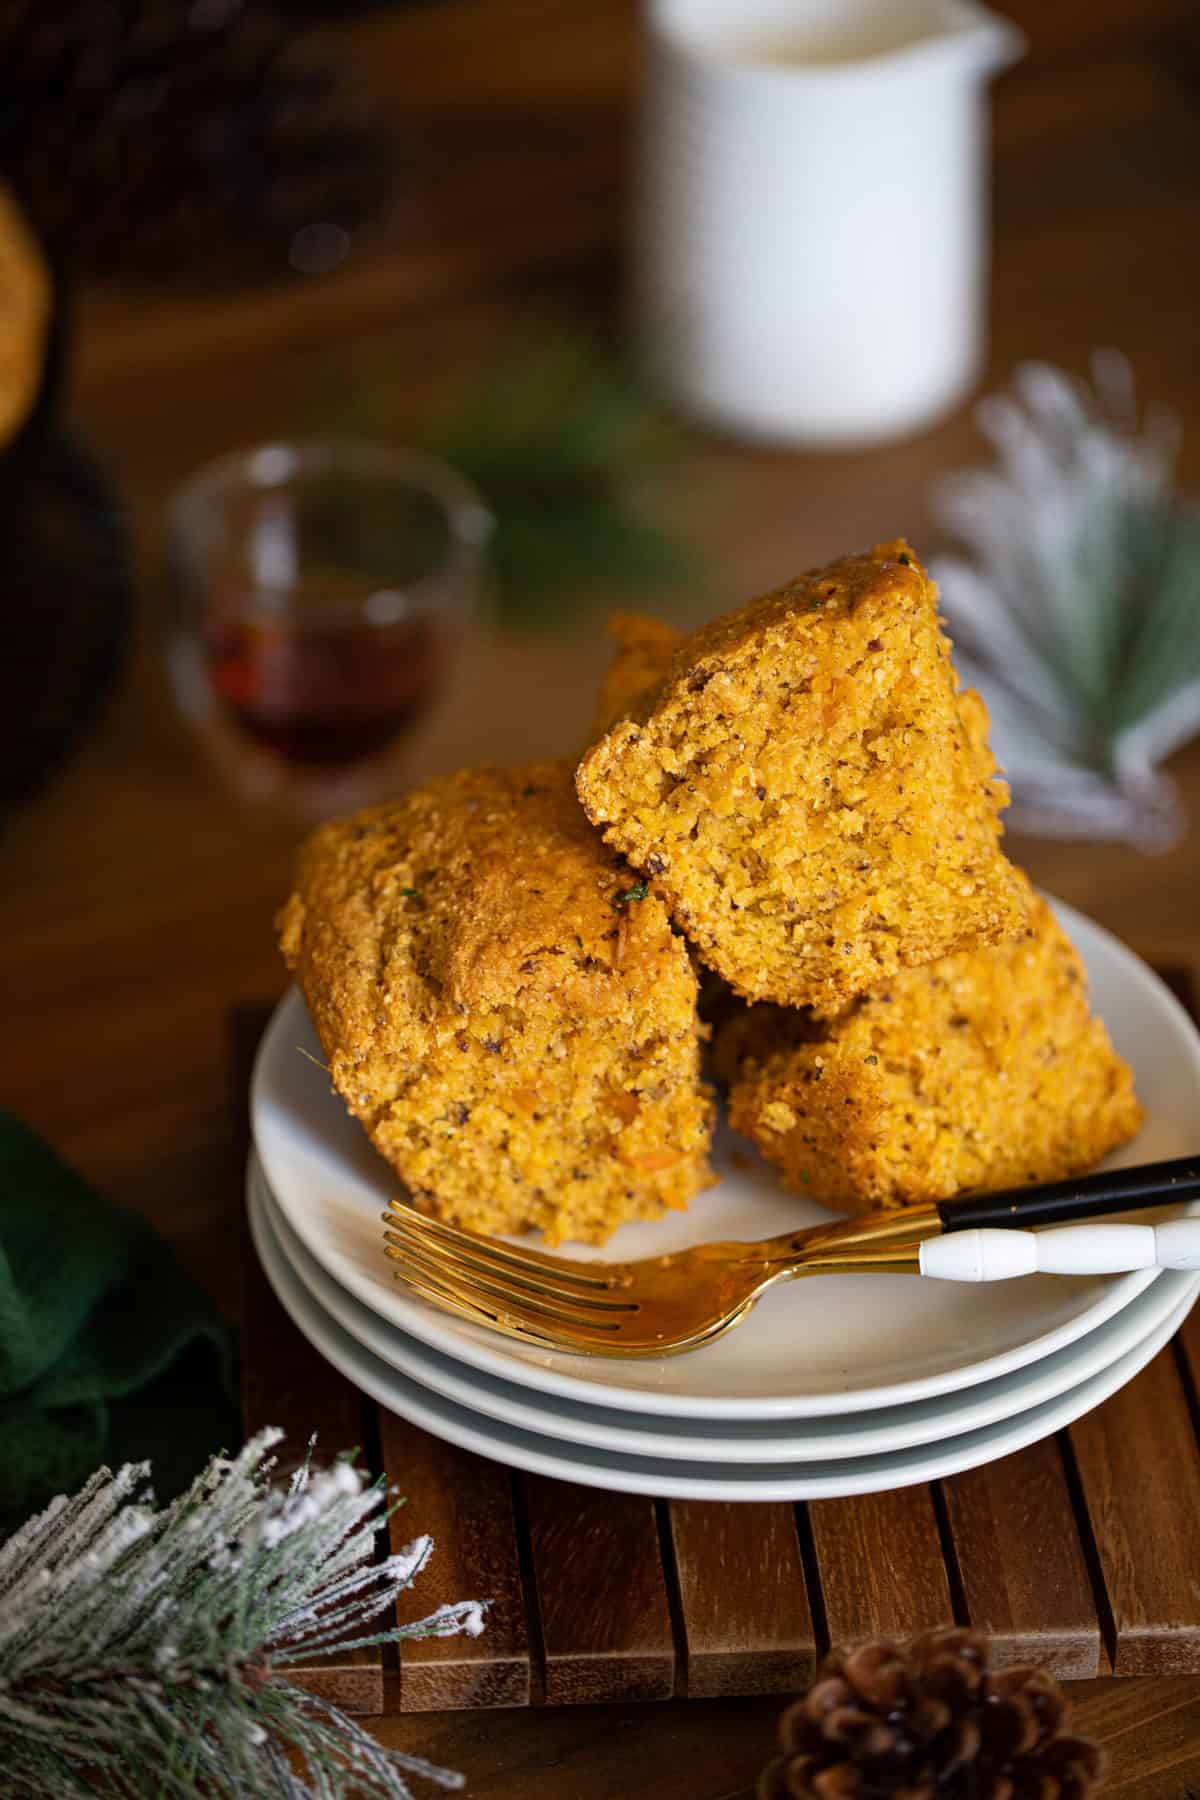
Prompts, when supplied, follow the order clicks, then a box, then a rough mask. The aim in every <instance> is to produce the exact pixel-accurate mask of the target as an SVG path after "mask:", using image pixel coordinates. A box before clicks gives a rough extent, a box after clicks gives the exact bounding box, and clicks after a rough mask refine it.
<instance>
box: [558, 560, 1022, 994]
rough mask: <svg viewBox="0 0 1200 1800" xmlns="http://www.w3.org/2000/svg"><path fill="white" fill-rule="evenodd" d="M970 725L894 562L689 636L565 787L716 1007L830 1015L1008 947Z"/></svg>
mask: <svg viewBox="0 0 1200 1800" xmlns="http://www.w3.org/2000/svg"><path fill="white" fill-rule="evenodd" d="M986 718H987V715H986V712H985V711H984V709H983V703H982V701H980V700H979V698H978V696H974V695H972V696H970V697H969V698H968V697H965V696H963V695H962V694H960V693H959V691H958V686H957V682H956V680H955V675H954V670H953V668H952V666H951V663H950V644H949V641H948V640H947V638H946V637H945V635H944V634H943V632H942V630H941V627H940V623H939V620H938V616H937V604H936V589H935V587H934V585H933V583H932V582H931V581H930V580H929V579H928V577H927V576H926V574H925V571H924V569H923V568H922V567H921V565H920V563H919V562H918V561H917V558H916V557H915V556H914V554H913V552H912V551H911V550H910V549H908V547H907V545H905V544H904V543H903V542H896V543H892V544H884V545H880V546H878V547H877V548H876V549H874V550H872V551H870V552H868V553H866V554H864V555H860V556H849V557H844V558H843V559H842V560H841V561H839V562H835V563H831V564H830V565H829V566H828V568H825V569H820V570H816V571H814V572H813V573H811V574H808V575H803V576H800V577H799V578H798V579H797V580H795V581H793V582H791V583H789V584H788V585H787V586H786V587H783V588H779V589H777V590H776V591H775V592H773V593H770V594H766V595H764V596H763V597H762V598H761V599H759V600H753V601H751V602H750V603H749V605H747V606H745V607H743V608H742V609H741V610H740V611H739V612H736V613H733V614H730V615H729V616H728V617H727V618H724V619H718V620H716V621H715V622H714V623H712V624H711V625H707V626H705V627H703V628H702V629H701V630H700V631H697V632H695V633H693V634H692V635H690V636H688V637H686V638H684V639H683V640H682V642H681V643H680V644H679V645H678V646H677V647H676V649H675V650H674V652H673V654H672V655H671V657H670V662H669V666H668V668H667V672H666V675H665V677H663V679H662V680H661V681H660V682H659V683H658V685H657V686H656V687H654V688H652V689H651V690H650V692H649V693H647V694H645V695H643V697H642V699H641V700H640V701H639V702H638V703H637V704H636V705H635V706H633V707H632V708H631V709H630V710H629V711H628V712H627V713H626V715H625V716H623V717H621V718H618V720H617V721H616V723H615V724H614V725H613V726H612V727H611V729H610V730H609V731H608V732H607V733H606V734H605V735H604V736H603V737H602V738H601V739H600V740H599V741H598V742H597V743H596V744H595V745H593V746H592V748H591V749H590V750H589V751H587V753H586V754H585V755H584V757H583V760H582V762H581V763H580V766H579V768H578V770H577V772H576V783H577V786H578V790H579V795H580V798H581V800H582V801H583V805H584V809H585V810H586V812H587V814H588V816H589V818H590V819H591V820H592V822H593V824H595V825H597V826H598V827H599V828H600V829H602V830H603V832H604V835H605V838H606V840H607V841H608V842H609V843H610V844H611V845H612V846H613V847H614V848H615V849H618V850H620V851H621V852H622V853H623V854H624V855H625V856H627V857H628V859H629V861H630V862H631V863H632V864H633V865H634V866H635V867H636V868H637V869H639V870H641V871H643V872H644V873H645V874H647V875H648V876H652V877H653V878H654V880H655V882H656V885H657V886H658V887H659V888H660V889H661V891H662V893H663V894H664V896H665V898H666V900H667V903H668V904H669V906H670V907H671V909H672V912H673V914H674V917H675V920H676V922H677V923H678V924H679V926H680V927H681V929H682V930H684V931H685V932H686V933H687V934H688V936H689V938H690V939H691V940H692V942H693V944H694V945H695V947H696V949H697V951H698V953H699V955H700V957H701V958H702V960H703V961H704V962H706V963H708V964H709V965H710V966H711V967H712V968H714V969H716V970H717V971H718V972H719V973H720V974H721V975H723V976H724V977H725V979H726V980H727V981H728V982H729V983H730V985H731V986H732V987H734V988H735V989H736V990H737V991H738V992H739V993H740V994H742V995H744V996H745V997H746V998H747V999H751V1000H763V999H769V1000H775V1001H779V1002H782V1003H784V1004H787V1005H795V1006H802V1005H811V1006H815V1007H818V1008H820V1009H821V1010H822V1011H836V1010H837V1009H838V1008H839V1007H841V1006H843V1005H845V1003H846V1002H847V1001H848V1000H850V999H852V998H853V997H854V996H855V995H856V994H859V993H863V992H865V991H867V990H869V989H870V988H872V987H877V986H878V985H879V984H880V982H881V981H886V980H887V979H888V978H889V977H890V976H891V975H893V974H894V973H895V972H896V971H897V970H898V969H900V968H903V967H905V966H908V965H916V964H920V963H925V962H932V961H934V960H936V959H937V958H938V957H941V956H945V955H947V954H950V953H952V952H953V951H956V950H958V949H964V948H968V947H972V948H973V947H976V946H979V945H981V944H986V943H993V942H997V941H999V940H1001V939H1003V938H1006V937H1012V936H1014V935H1015V934H1017V933H1018V932H1020V931H1021V930H1022V929H1023V926H1024V900H1023V895H1022V891H1021V888H1020V885H1019V883H1018V882H1017V880H1016V878H1015V876H1014V874H1013V871H1012V868H1011V865H1010V864H1009V863H1008V862H1007V861H1006V860H1005V858H1004V856H1003V855H1002V853H1001V851H1000V849H999V838H1000V834H1001V825H1000V820H999V813H1000V808H1001V807H1002V806H1003V805H1004V804H1005V803H1006V801H1007V798H1008V795H1007V790H1006V789H1005V787H1004V784H1003V783H1002V782H1001V781H999V780H998V779H997V778H996V774H995V764H994V762H993V761H992V759H991V756H990V754H989V753H988V751H987V748H986Z"/></svg>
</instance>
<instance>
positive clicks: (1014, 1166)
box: [716, 893, 1142, 1211]
mask: <svg viewBox="0 0 1200 1800" xmlns="http://www.w3.org/2000/svg"><path fill="white" fill-rule="evenodd" d="M1029 918H1030V929H1029V931H1028V933H1027V935H1025V936H1024V937H1022V938H1020V939H1017V940H1015V941H1010V942H1007V943H1004V944H996V945H993V946H992V947H991V948H989V949H986V950H973V951H966V952H963V953H960V954H959V955H957V956H952V957H946V958H944V959H943V960H942V961H941V962H937V963H932V964H929V965H928V966H927V967H925V968H920V969H905V970H902V971H901V972H900V973H899V974H897V975H896V976H895V977H894V978H893V980H892V981H890V982H889V983H888V984H887V985H886V986H884V987H883V988H881V989H880V990H879V991H878V992H876V993H874V994H872V995H870V996H869V997H867V998H864V999H861V1000H858V1001H856V1002H855V1003H854V1004H853V1005H851V1006H850V1007H849V1008H848V1009H847V1010H846V1011H845V1012H844V1013H842V1014H841V1015H840V1016H839V1017H837V1018H833V1019H825V1020H820V1019H817V1018H816V1017H815V1016H814V1015H813V1014H811V1013H803V1012H799V1011H790V1010H788V1009H785V1008H782V1007H775V1006H753V1007H748V1008H743V1009H742V1011H741V1014H740V1016H739V1017H732V1018H729V1019H727V1020H726V1021H725V1022H724V1023H723V1024H722V1025H720V1026H719V1027H718V1030H717V1050H716V1066H717V1071H718V1074H719V1075H720V1076H721V1078H722V1079H723V1080H725V1081H727V1082H729V1083H730V1084H731V1085H730V1092H729V1116H730V1121H731V1123H732V1124H733V1126H734V1128H735V1129H736V1130H738V1131H741V1132H744V1133H745V1134H746V1136H747V1137H750V1138H753V1140H754V1142H755V1143H756V1144H757V1145H758V1147H759V1149H760V1150H761V1151H762V1153H763V1155H764V1156H766V1157H767V1159H768V1160H769V1161H770V1162H772V1163H774V1164H775V1165H776V1166H777V1167H778V1168H779V1169H780V1170H781V1171H782V1173H783V1175H784V1178H785V1180H786V1181H787V1182H788V1184H789V1186H792V1187H795V1188H798V1189H799V1190H800V1191H801V1192H802V1193H806V1194H808V1195H810V1196H811V1197H812V1198H813V1199H816V1200H820V1201H823V1202H825V1203H826V1204H828V1205H830V1206H836V1207H838V1208H839V1209H846V1210H850V1211H869V1210H871V1209H872V1208H874V1207H880V1206H883V1207H890V1206H900V1205H905V1204H911V1203H914V1202H918V1201H923V1200H942V1199H946V1198H948V1197H949V1196H950V1195H952V1194H957V1193H961V1192H965V1191H971V1190H987V1189H989V1188H1001V1187H1009V1186H1018V1185H1024V1184H1026V1183H1029V1182H1037V1181H1050V1180H1052V1179H1054V1178H1055V1177H1057V1176H1065V1175H1075V1174H1079V1173H1080V1172H1081V1171H1082V1170H1084V1169H1088V1168H1091V1167H1092V1166H1093V1164H1095V1163H1097V1162H1099V1161H1100V1159H1101V1157H1103V1156H1105V1155H1106V1154H1107V1153H1108V1151H1110V1150H1112V1149H1115V1147H1116V1146H1117V1145H1118V1144H1123V1143H1125V1142H1126V1140H1127V1139H1129V1138H1131V1137H1132V1136H1133V1135H1134V1133H1135V1132H1136V1131H1137V1129H1138V1127H1139V1125H1140V1123H1141V1119H1142V1110H1141V1107H1140V1106H1139V1105H1138V1102H1137V1099H1136V1097H1135V1095H1134V1091H1133V1076H1132V1074H1131V1072H1130V1069H1129V1067H1128V1065H1127V1064H1126V1063H1124V1062H1123V1061H1122V1059H1121V1058H1120V1057H1119V1056H1118V1055H1117V1053H1116V1051H1115V1050H1114V1049H1113V1047H1112V1044H1111V1043H1110V1041H1109V1036H1108V1033H1107V1031H1106V1030H1105V1028H1104V1025H1103V1023H1102V1021H1101V1020H1100V1019H1098V1018H1094V1017H1093V1016H1092V1014H1091V1012H1090V1011H1089V1007H1088V1000H1087V991H1086V985H1085V976H1084V970H1083V965H1082V964H1081V962H1080V960H1079V957H1078V955H1077V954H1076V952H1075V950H1074V949H1073V948H1072V946H1071V944H1070V943H1069V942H1068V940H1067V938H1066V937H1065V935H1064V934H1063V932H1062V930H1061V928H1060V927H1059V925H1058V923H1057V921H1056V920H1055V918H1054V915H1053V913H1052V912H1051V911H1050V908H1049V907H1048V906H1047V905H1046V903H1045V901H1044V900H1042V899H1041V898H1040V897H1038V896H1036V895H1033V894H1032V893H1031V895H1030V905H1029Z"/></svg>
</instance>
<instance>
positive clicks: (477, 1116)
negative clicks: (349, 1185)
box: [279, 763, 712, 1243]
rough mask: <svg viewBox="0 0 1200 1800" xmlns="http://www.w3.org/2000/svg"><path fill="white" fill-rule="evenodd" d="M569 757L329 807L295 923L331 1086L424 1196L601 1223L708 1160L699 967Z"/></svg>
mask: <svg viewBox="0 0 1200 1800" xmlns="http://www.w3.org/2000/svg"><path fill="white" fill-rule="evenodd" d="M641 893H642V888H641V886H640V885H638V884H635V880H634V877H633V876H632V875H631V874H630V872H629V870H628V869H627V868H626V867H625V866H624V865H623V864H622V863H621V862H620V861H619V859H618V858H617V857H616V856H614V855H613V854H612V853H611V852H609V851H607V850H606V849H605V848H604V845H603V844H602V843H601V842H600V840H599V838H598V837H597V836H596V834H595V833H594V832H593V831H592V830H591V828H590V826H589V825H588V823H587V820H586V819H585V818H584V816H583V813H582V811H581V809H580V806H579V803H578V801H577V799H576V797H575V793H574V789H573V787H572V783H571V771H570V765H569V764H567V763H542V764H537V765H533V766H530V767H526V768H520V769H465V770H463V771H461V772H460V773H459V774H457V775H451V776H448V777H446V778H444V779H442V780H438V781H431V782H430V783H429V784H428V785H427V786H425V787H422V788H418V789H417V790H415V791H414V792H412V793H410V794H408V795H406V796H405V797H404V798H403V799H402V800H400V801H398V802H396V803H395V804H394V805H390V806H385V807H379V808H375V809H373V810H371V811H368V812H363V813H359V814H357V815H356V816H354V817H352V818H349V819H344V820H340V821H338V822H337V823H334V824H330V825H325V826H322V827H321V828H320V829H319V830H318V831H317V832H315V833H314V834H313V836H312V837H311V838H310V839H309V840H308V842H307V843H306V845H305V846H304V848H303V850H302V851H301V855H300V860H299V867H298V872H297V877H296V890H295V892H294V893H293V894H292V896H291V898H290V899H289V901H288V902H287V905H286V906H285V907H284V909H283V912H282V913H281V915H280V920H279V931H280V943H281V947H282V950H283V954H284V956H285V958H286V960H287V963H288V966H289V967H290V968H291V969H292V970H293V971H294V972H295V974H296V976H297V978H298V980H299V982H300V985H301V987H302V989H303V991H304V996H305V999H306V1000H307V1002H308V1007H309V1011H310V1013H311V1014H312V1017H313V1020H314V1023H315V1025H316V1028H317V1032H318V1035H319V1037H320V1039H321V1043H322V1046H323V1047H324V1051H325V1055H326V1057H327V1059H328V1062H329V1069H330V1074H331V1076H332V1078H333V1083H334V1086H335V1087H336V1088H337V1090H338V1092H339V1093H340V1094H341V1095H342V1097H343V1099H344V1100H345V1101H346V1104H347V1106H348V1107H349V1109H350V1111H351V1112H352V1113H353V1114H355V1116H356V1117H357V1118H359V1119H360V1120H361V1121H362V1123H363V1125H364V1126H365V1127H366V1130H367V1133H368V1135H369V1136H370V1138H371V1141H372V1143H373V1144H374V1145H375V1147H376V1149H377V1150H379V1151H380V1152H381V1154H382V1155H383V1156H384V1157H386V1159H387V1160H388V1162H390V1163H391V1164H392V1165H393V1166H394V1167H395V1169H396V1170H397V1172H398V1173H399V1174H400V1176H401V1177H402V1179H403V1180H404V1181H405V1183H406V1184H407V1185H408V1187H409V1188H410V1190H411V1192H412V1194H413V1197H414V1199H415V1200H416V1202H417V1204H418V1205H419V1206H421V1207H423V1208H424V1209H426V1210H427V1211H430V1212H436V1213H437V1214H439V1215H440V1216H441V1217H443V1218H447V1219H451V1220H454V1221H457V1222H458V1223H460V1224H463V1225H466V1226H469V1227H471V1228H472V1229H474V1230H478V1231H487V1232H500V1231H519V1230H522V1229H523V1228H525V1227H527V1226H538V1227H540V1228H541V1229H542V1231H543V1232H544V1233H545V1234H546V1237H547V1239H548V1240H549V1241H550V1242H558V1241H559V1240H560V1239H562V1238H567V1237H572V1238H583V1239H588V1240H590V1241H592V1242H595V1243H599V1242H602V1241H603V1239H604V1238H605V1237H607V1236H608V1234H609V1233H610V1232H611V1231H612V1230H613V1229H614V1227H615V1226H617V1225H618V1224H620V1223H621V1222H622V1221H623V1220H625V1219H634V1218H638V1219H648V1218H656V1217H658V1216H659V1215H660V1214H661V1213H662V1211H663V1210H664V1209H665V1208H667V1207H683V1206H686V1204H687V1202H688V1200H689V1199H690V1198H691V1197H692V1195H693V1194H695V1193H697V1192H698V1191H699V1189H701V1188H703V1187H705V1186H707V1185H708V1183H709V1181H710V1180H711V1175H710V1170H709V1165H708V1159H707V1153H708V1145H709V1139H710V1134H711V1125H712V1101H711V1096H710V1094H709V1092H708V1090H707V1089H706V1087H705V1086H704V1085H703V1083H702V1082H701V1079H700V1043H699V1033H700V1027H699V1024H698V1021H697V1016H696V986H697V984H696V977H695V973H694V971H693V969H692V965H691V961H690V958H689V956H688V952H687V946H686V945H685V944H684V943H683V941H682V940H681V939H680V938H679V937H677V936H676V935H675V933H674V932H673V931H672V929H671V924H670V920H669V918H668V915H667V911H666V908H665V906H664V904H663V902H662V900H661V898H660V897H659V895H658V894H657V893H656V892H654V891H653V889H650V890H649V891H647V892H645V894H644V897H630V898H623V899H622V898H621V896H628V895H631V894H632V895H634V896H638V895H641Z"/></svg>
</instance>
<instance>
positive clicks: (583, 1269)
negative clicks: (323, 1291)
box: [384, 1196, 621, 1288]
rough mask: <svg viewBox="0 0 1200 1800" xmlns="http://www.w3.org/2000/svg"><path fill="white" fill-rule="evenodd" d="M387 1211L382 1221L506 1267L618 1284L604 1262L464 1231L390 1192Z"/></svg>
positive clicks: (583, 1282)
mask: <svg viewBox="0 0 1200 1800" xmlns="http://www.w3.org/2000/svg"><path fill="white" fill-rule="evenodd" d="M388 1206H389V1209H390V1212H389V1214H385V1215H384V1223H385V1224H387V1225H394V1224H395V1223H396V1220H397V1219H399V1221H400V1223H401V1224H402V1225H404V1226H406V1227H407V1228H408V1229H409V1230H412V1231H415V1232H421V1233H422V1234H424V1235H427V1236H429V1237H432V1238H436V1239H437V1240H438V1241H439V1242H440V1243H445V1244H447V1245H450V1244H453V1245H455V1246H456V1247H457V1248H458V1249H460V1250H467V1249H470V1250H472V1251H474V1252H475V1254H476V1255H480V1256H486V1257H487V1259H488V1260H489V1261H490V1262H496V1263H504V1264H505V1265H506V1266H507V1267H509V1268H519V1269H523V1270H525V1271H526V1272H529V1273H536V1274H553V1275H556V1276H557V1277H558V1278H559V1279H560V1280H563V1281H566V1282H569V1283H571V1284H572V1285H576V1286H579V1287H582V1288H611V1287H617V1286H619V1285H621V1278H620V1277H618V1276H616V1275H615V1274H614V1273H612V1272H611V1270H612V1265H608V1272H606V1266H605V1265H604V1264H589V1263H575V1262H571V1261H570V1260H569V1259H568V1258H567V1257H564V1256H550V1255H547V1254H546V1253H545V1252H544V1251H540V1250H524V1249H520V1248H518V1247H517V1245H515V1244H501V1243H497V1242H496V1241H495V1240H494V1239H492V1238H485V1237H482V1236H480V1235H479V1233H477V1232H474V1231H464V1230H463V1229H462V1227H461V1226H459V1225H449V1224H447V1223H446V1221H445V1220H444V1219H435V1218H433V1217H432V1216H431V1214H429V1213H423V1212H418V1210H417V1208H416V1207H415V1206H413V1205H412V1204H411V1202H410V1201H407V1200H401V1199H400V1198H399V1197H398V1196H393V1198H392V1199H391V1200H389V1201H388Z"/></svg>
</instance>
